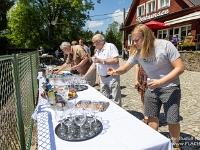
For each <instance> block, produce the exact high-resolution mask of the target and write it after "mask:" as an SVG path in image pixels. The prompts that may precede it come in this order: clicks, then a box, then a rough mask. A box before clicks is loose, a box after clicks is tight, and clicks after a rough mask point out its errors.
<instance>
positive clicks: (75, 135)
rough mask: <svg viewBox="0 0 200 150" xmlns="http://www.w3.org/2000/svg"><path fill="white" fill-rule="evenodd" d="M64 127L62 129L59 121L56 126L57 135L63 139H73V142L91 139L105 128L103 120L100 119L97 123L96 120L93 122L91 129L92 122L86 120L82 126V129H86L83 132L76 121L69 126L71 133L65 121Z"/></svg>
mask: <svg viewBox="0 0 200 150" xmlns="http://www.w3.org/2000/svg"><path fill="white" fill-rule="evenodd" d="M62 127H63V129H61V123H59V124H58V125H57V126H56V128H55V133H56V135H57V136H58V137H59V138H60V139H62V140H65V141H72V142H76V141H85V140H89V139H91V138H93V137H95V136H97V135H99V134H100V133H101V131H102V130H103V125H102V123H101V121H99V120H98V119H97V120H96V124H95V122H94V121H93V122H92V126H91V130H90V124H89V123H87V120H86V123H85V124H84V125H83V126H82V129H83V131H84V132H83V133H80V127H79V126H77V125H76V124H75V123H74V122H73V124H72V125H71V126H70V127H69V128H70V133H68V127H67V126H66V125H64V123H63V124H62Z"/></svg>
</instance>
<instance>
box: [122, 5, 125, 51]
mask: <svg viewBox="0 0 200 150" xmlns="http://www.w3.org/2000/svg"><path fill="white" fill-rule="evenodd" d="M124 21H125V8H123V25H124ZM122 43H123V44H122V50H123V49H124V47H125V32H124V30H123V32H122Z"/></svg>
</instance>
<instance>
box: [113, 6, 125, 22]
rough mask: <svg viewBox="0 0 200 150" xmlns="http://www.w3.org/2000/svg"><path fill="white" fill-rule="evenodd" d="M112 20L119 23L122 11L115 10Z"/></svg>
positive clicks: (121, 20)
mask: <svg viewBox="0 0 200 150" xmlns="http://www.w3.org/2000/svg"><path fill="white" fill-rule="evenodd" d="M111 16H112V17H113V20H114V21H117V22H118V23H119V24H121V23H122V22H123V11H121V10H120V9H118V10H116V11H115V12H114V13H113V14H112V15H111Z"/></svg>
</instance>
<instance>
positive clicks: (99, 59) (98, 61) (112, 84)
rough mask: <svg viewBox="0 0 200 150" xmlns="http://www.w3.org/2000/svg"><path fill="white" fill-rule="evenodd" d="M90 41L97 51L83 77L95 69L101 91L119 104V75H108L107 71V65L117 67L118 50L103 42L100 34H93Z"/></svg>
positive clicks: (112, 45)
mask: <svg viewBox="0 0 200 150" xmlns="http://www.w3.org/2000/svg"><path fill="white" fill-rule="evenodd" d="M92 42H93V45H94V46H95V48H96V49H97V51H96V53H95V55H94V57H93V64H92V65H91V66H90V68H89V70H88V71H87V73H86V74H85V75H84V76H83V78H87V76H89V75H90V74H91V73H92V72H93V71H95V69H96V70H97V72H98V74H99V75H100V91H101V93H102V94H103V95H104V96H106V97H107V98H112V100H113V101H114V102H115V103H116V104H118V105H119V106H121V88H120V77H119V76H110V75H108V73H107V72H108V71H107V68H108V67H113V68H116V69H117V68H118V67H119V53H118V50H117V48H116V46H115V45H114V44H112V43H107V42H105V39H104V37H103V36H102V35H101V34H96V35H94V36H93V38H92Z"/></svg>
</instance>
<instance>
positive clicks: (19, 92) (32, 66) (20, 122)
mask: <svg viewBox="0 0 200 150" xmlns="http://www.w3.org/2000/svg"><path fill="white" fill-rule="evenodd" d="M38 66H39V56H38V52H29V53H22V54H13V55H4V56H0V149H1V150H27V149H30V141H31V135H32V134H31V133H32V125H33V121H32V119H31V115H32V113H33V111H34V108H35V104H36V97H37V92H38V90H37V89H38V83H37V73H38Z"/></svg>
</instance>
